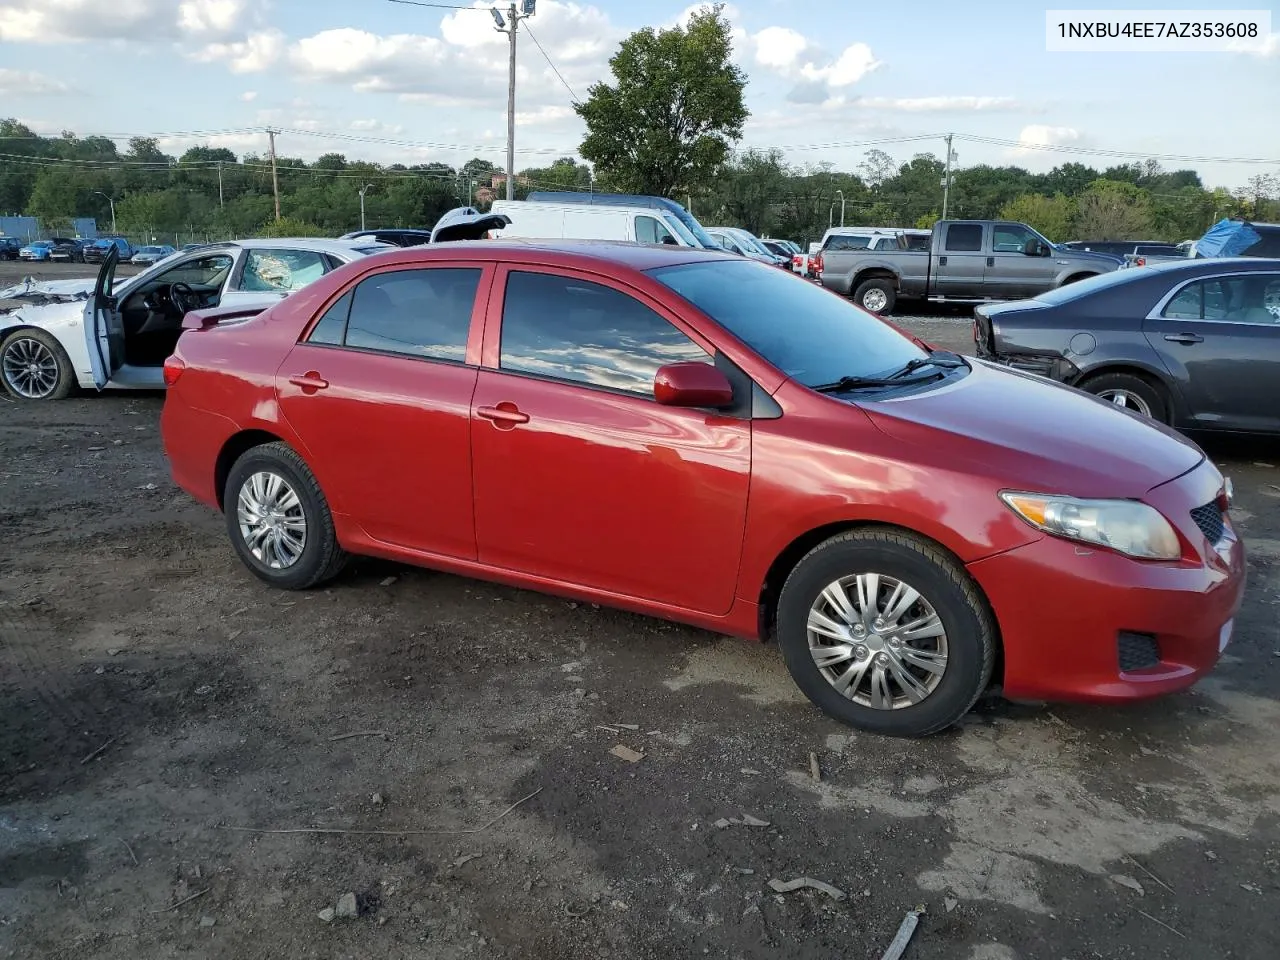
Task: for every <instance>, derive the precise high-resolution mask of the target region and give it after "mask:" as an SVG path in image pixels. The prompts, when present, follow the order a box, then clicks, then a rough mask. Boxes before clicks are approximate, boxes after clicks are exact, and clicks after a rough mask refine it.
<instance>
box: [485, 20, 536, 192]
mask: <svg viewBox="0 0 1280 960" xmlns="http://www.w3.org/2000/svg"><path fill="white" fill-rule="evenodd" d="M536 7H537V0H521V4H520V10H517V9H516V4H515V0H511V6H510V8H509V9H508V10H507V19H505V20H504V19H503V16H502V11H500V10H499V9H498V8H497V7H490V8H489V12H490V13H492V14H493V22H494V23H496V24H497V26H496V27H494V29H495V30H497V31H498V32H499V33H505V34H506V35H507V36H508V37H509V38H510V40H511V58H510V64H509V66H508V72H507V199H508V200H514V199H515V198H516V170H515V166H516V28H517V27H518V26H520V21H521V20H527V19H528V18H529V17H532V16H533V14H534V12H535V9H536ZM508 20H509V21H510V23H511V25H510V26H507V21H508Z"/></svg>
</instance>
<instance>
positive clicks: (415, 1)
mask: <svg viewBox="0 0 1280 960" xmlns="http://www.w3.org/2000/svg"><path fill="white" fill-rule="evenodd" d="M387 3H398V4H401V5H403V6H406V7H430V8H432V9H433V10H478V11H480V12H481V13H484V12H486V9H487V8H485V7H465V6H461V5H459V4H456V3H426V2H424V0H387Z"/></svg>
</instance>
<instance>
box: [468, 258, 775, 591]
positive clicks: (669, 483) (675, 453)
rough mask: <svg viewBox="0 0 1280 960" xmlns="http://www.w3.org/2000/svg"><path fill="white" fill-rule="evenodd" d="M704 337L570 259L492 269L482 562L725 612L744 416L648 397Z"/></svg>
mask: <svg viewBox="0 0 1280 960" xmlns="http://www.w3.org/2000/svg"><path fill="white" fill-rule="evenodd" d="M699 340H700V338H699V337H698V336H697V334H696V333H694V331H693V330H692V329H690V328H689V327H687V326H683V328H682V325H681V324H680V322H679V321H678V319H677V318H676V317H674V316H673V315H672V314H671V313H669V312H668V311H667V310H665V309H664V308H663V307H662V306H661V305H660V304H658V303H656V302H655V301H653V300H650V299H648V298H647V297H645V296H644V295H643V294H641V293H640V292H638V291H636V290H633V289H631V288H629V287H627V286H625V285H623V284H622V283H620V282H618V281H614V280H611V279H608V278H604V277H601V276H598V275H595V274H588V273H578V272H574V271H571V270H569V269H561V268H555V269H552V268H547V267H534V266H520V265H511V266H504V267H502V268H501V269H500V270H499V272H498V274H497V277H496V278H495V283H494V293H493V296H492V297H491V300H490V306H489V319H488V321H487V323H486V330H485V343H484V367H483V369H482V370H481V372H480V377H479V382H478V384H477V386H476V392H475V400H474V406H473V416H472V428H471V429H472V457H473V470H474V475H475V520H476V539H477V545H478V548H479V556H480V560H481V561H482V562H484V563H489V564H493V565H495V566H499V567H504V568H507V569H512V570H518V571H522V572H524V573H528V574H532V575H535V576H541V577H547V578H550V579H554V580H560V581H566V582H570V583H575V584H581V585H585V586H589V587H594V588H598V589H602V590H608V591H611V592H614V593H617V594H621V595H624V596H630V597H639V598H644V599H647V600H651V601H657V602H659V603H662V604H668V605H671V606H674V607H680V608H684V609H688V610H696V611H699V612H704V613H711V614H723V613H725V612H727V611H728V609H729V607H730V606H731V605H732V603H733V597H734V592H735V586H736V582H737V573H738V563H739V559H740V556H741V550H742V538H743V531H744V528H745V520H746V506H747V487H748V482H749V479H750V471H751V423H750V419H749V417H747V416H740V417H739V416H728V415H725V414H723V413H718V412H715V411H711V410H701V409H688V408H676V407H669V406H663V405H660V404H659V403H657V402H656V401H655V400H654V398H653V378H654V374H655V373H656V371H657V369H658V368H659V367H660V366H662V365H664V364H667V363H672V362H676V361H682V360H693V361H701V362H706V363H711V362H713V356H712V353H713V349H712V347H711V345H710V344H709V343H707V342H706V341H702V342H699ZM748 393H749V391H748ZM748 407H749V403H748Z"/></svg>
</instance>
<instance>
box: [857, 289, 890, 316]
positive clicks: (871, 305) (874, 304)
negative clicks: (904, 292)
mask: <svg viewBox="0 0 1280 960" xmlns="http://www.w3.org/2000/svg"><path fill="white" fill-rule="evenodd" d="M862 305H863V306H864V307H866V308H867V309H868V310H870V311H871V312H872V313H879V312H880V311H881V310H883V309H884V308H885V307H887V306H888V305H889V298H888V297H887V296H885V292H884V291H883V290H868V291H867V292H866V293H864V294H863V295H862Z"/></svg>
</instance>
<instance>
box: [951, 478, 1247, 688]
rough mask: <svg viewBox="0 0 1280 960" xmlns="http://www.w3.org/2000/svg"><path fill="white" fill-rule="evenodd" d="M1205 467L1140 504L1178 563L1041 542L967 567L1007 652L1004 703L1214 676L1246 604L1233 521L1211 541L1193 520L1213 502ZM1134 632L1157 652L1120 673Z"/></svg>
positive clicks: (1216, 483)
mask: <svg viewBox="0 0 1280 960" xmlns="http://www.w3.org/2000/svg"><path fill="white" fill-rule="evenodd" d="M1221 489H1222V480H1221V477H1220V475H1219V474H1218V472H1217V470H1215V469H1214V468H1213V467H1212V465H1210V464H1208V462H1205V463H1202V464H1201V466H1200V467H1198V468H1196V469H1195V470H1193V471H1191V473H1189V474H1187V475H1185V476H1183V477H1180V478H1178V479H1177V480H1174V481H1171V482H1169V483H1166V484H1164V485H1162V486H1160V487H1157V488H1155V489H1154V490H1152V491H1151V492H1150V493H1149V494H1148V496H1147V497H1146V498H1145V499H1146V501H1147V502H1148V503H1150V504H1151V505H1152V506H1154V507H1156V508H1157V509H1159V510H1160V511H1161V512H1162V513H1163V514H1164V515H1165V517H1166V518H1168V520H1169V521H1170V522H1171V523H1173V525H1174V526H1175V528H1176V529H1177V531H1178V534H1179V537H1180V539H1182V540H1183V543H1184V556H1183V559H1182V560H1180V561H1176V562H1167V563H1154V562H1143V561H1137V560H1132V559H1130V558H1128V557H1125V556H1121V555H1119V554H1116V553H1112V552H1110V551H1107V550H1101V549H1093V548H1090V547H1087V546H1085V545H1083V544H1077V543H1073V542H1070V541H1067V540H1061V539H1058V538H1056V537H1048V536H1046V537H1043V538H1041V539H1039V540H1037V541H1035V542H1033V543H1030V544H1027V545H1026V546H1023V547H1019V548H1017V549H1015V550H1011V551H1009V552H1007V553H1004V554H1000V555H999V556H996V557H990V558H988V559H986V560H980V561H977V562H975V563H973V564H970V565H969V568H968V569H969V572H970V573H971V574H972V575H973V577H974V579H975V580H977V582H978V584H979V586H981V588H982V589H983V591H984V592H985V593H986V596H987V598H988V600H989V601H990V603H991V606H992V609H993V610H994V612H995V615H996V619H997V621H998V623H999V626H1000V631H1001V637H1002V640H1003V643H1004V680H1003V688H1004V694H1005V696H1007V697H1010V698H1013V699H1025V700H1063V701H1069V700H1077V701H1093V702H1107V701H1118V700H1137V699H1144V698H1148V697H1155V696H1161V695H1163V694H1168V693H1173V692H1176V691H1178V690H1182V689H1185V688H1186V687H1189V686H1191V685H1192V684H1193V683H1195V682H1196V681H1197V680H1198V679H1200V678H1201V677H1203V676H1204V675H1205V674H1207V673H1208V672H1209V671H1210V670H1212V669H1213V667H1214V666H1215V664H1217V662H1218V658H1219V657H1220V656H1221V654H1222V651H1223V649H1224V648H1225V646H1226V644H1227V643H1228V642H1229V640H1230V633H1231V627H1232V624H1233V622H1234V618H1235V616H1236V613H1237V612H1238V611H1239V609H1240V604H1241V601H1242V599H1243V596H1244V587H1245V560H1244V548H1243V546H1242V544H1241V543H1240V540H1239V538H1238V537H1237V536H1236V534H1235V532H1234V531H1233V530H1232V528H1231V525H1230V522H1229V521H1228V522H1227V523H1226V524H1225V526H1224V529H1223V533H1222V536H1221V538H1220V539H1218V540H1217V542H1216V543H1210V542H1209V540H1208V538H1207V537H1206V536H1205V534H1204V533H1202V532H1201V530H1200V528H1199V527H1198V526H1197V525H1196V523H1195V520H1194V519H1193V518H1192V516H1191V511H1192V510H1193V509H1195V508H1197V507H1201V506H1203V505H1205V504H1208V503H1211V502H1212V501H1213V500H1214V499H1215V498H1216V497H1218V496H1219V494H1220V493H1221ZM1134 635H1137V636H1139V637H1142V638H1144V640H1143V642H1145V643H1148V644H1149V645H1150V648H1151V649H1152V650H1153V652H1154V653H1155V656H1153V657H1152V659H1151V660H1150V661H1149V662H1146V663H1144V664H1143V665H1142V666H1140V667H1138V668H1136V669H1135V668H1126V667H1125V666H1123V665H1122V661H1124V659H1125V656H1126V652H1125V644H1126V643H1129V642H1131V639H1132V638H1133V637H1134Z"/></svg>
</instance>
